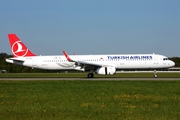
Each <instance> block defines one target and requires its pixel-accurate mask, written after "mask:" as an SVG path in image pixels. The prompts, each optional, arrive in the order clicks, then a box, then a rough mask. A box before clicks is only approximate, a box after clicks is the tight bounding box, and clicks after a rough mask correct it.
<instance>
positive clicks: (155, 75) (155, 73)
mask: <svg viewBox="0 0 180 120" xmlns="http://www.w3.org/2000/svg"><path fill="white" fill-rule="evenodd" d="M154 77H155V78H157V77H158V75H157V72H156V70H154Z"/></svg>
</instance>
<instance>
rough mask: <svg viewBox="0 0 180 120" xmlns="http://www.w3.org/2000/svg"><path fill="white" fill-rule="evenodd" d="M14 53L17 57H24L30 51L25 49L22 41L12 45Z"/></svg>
mask: <svg viewBox="0 0 180 120" xmlns="http://www.w3.org/2000/svg"><path fill="white" fill-rule="evenodd" d="M11 49H12V53H13V55H14V56H16V57H23V56H25V55H26V54H27V53H28V49H27V48H26V47H24V45H23V43H22V42H21V41H16V42H15V43H14V44H13V45H12V48H11Z"/></svg>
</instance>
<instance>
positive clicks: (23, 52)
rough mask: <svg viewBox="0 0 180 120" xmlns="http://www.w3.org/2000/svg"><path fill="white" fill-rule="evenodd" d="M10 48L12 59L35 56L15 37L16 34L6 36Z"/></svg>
mask: <svg viewBox="0 0 180 120" xmlns="http://www.w3.org/2000/svg"><path fill="white" fill-rule="evenodd" d="M8 38H9V42H10V47H11V50H12V53H13V56H14V57H25V56H35V54H33V53H32V52H31V51H30V50H29V49H28V48H27V47H26V46H25V45H24V43H23V42H22V41H20V39H19V38H18V37H17V36H16V34H8Z"/></svg>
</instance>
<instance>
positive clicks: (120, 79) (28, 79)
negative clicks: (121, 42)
mask: <svg viewBox="0 0 180 120" xmlns="http://www.w3.org/2000/svg"><path fill="white" fill-rule="evenodd" d="M0 80H1V81H2V80H14V81H36V80H61V81H63V80H70V81H71V80H82V81H125V80H129V81H180V78H0Z"/></svg>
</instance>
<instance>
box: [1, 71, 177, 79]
mask: <svg viewBox="0 0 180 120" xmlns="http://www.w3.org/2000/svg"><path fill="white" fill-rule="evenodd" d="M87 74H88V73H5V74H0V78H87ZM94 77H96V78H103V77H104V78H153V77H154V74H153V72H150V73H136V72H132V73H123V72H122V73H117V74H115V75H107V76H104V75H96V74H95V76H94ZM158 77H159V78H168V77H169V78H180V72H179V73H178V72H177V73H171V72H166V73H158Z"/></svg>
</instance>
